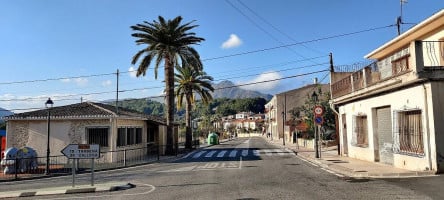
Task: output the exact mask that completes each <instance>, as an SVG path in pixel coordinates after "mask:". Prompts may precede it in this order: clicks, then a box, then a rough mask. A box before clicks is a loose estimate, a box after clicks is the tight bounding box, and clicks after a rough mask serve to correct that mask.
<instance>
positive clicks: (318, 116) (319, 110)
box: [313, 105, 324, 158]
mask: <svg viewBox="0 0 444 200" xmlns="http://www.w3.org/2000/svg"><path fill="white" fill-rule="evenodd" d="M313 114H314V119H313V121H314V124H315V130H314V131H315V148H316V151H315V152H316V154H315V157H316V158H321V152H320V150H319V149H320V147H319V146H322V145H319V136H320V127H321V125H322V124H323V123H324V118H323V117H322V115H323V114H324V108H323V107H322V106H321V105H316V106H315V107H314V109H313ZM321 150H322V147H321Z"/></svg>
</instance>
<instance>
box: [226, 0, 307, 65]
mask: <svg viewBox="0 0 444 200" xmlns="http://www.w3.org/2000/svg"><path fill="white" fill-rule="evenodd" d="M225 2H227V3H228V4H230V6H231V7H233V8H234V9H235V10H237V11H238V12H239V13H240V14H241V15H242V16H244V17H245V18H246V19H248V21H250V22H251V23H252V24H253V25H254V26H256V27H257V28H258V29H259V30H261V31H262V32H264V33H265V34H267V35H268V36H269V37H270V38H272V39H273V40H275V41H276V42H278V43H280V44H284V43H283V42H282V41H280V40H279V39H277V38H276V37H274V36H273V35H272V34H271V33H270V32H268V31H267V30H265V29H264V28H262V27H261V26H260V25H259V24H257V23H256V22H255V21H254V20H253V19H251V18H250V17H248V15H246V14H245V13H244V12H242V10H240V9H239V8H237V7H236V6H235V5H234V4H232V3H231V2H230V1H229V0H225ZM285 48H287V49H288V50H290V51H291V52H293V53H294V54H296V55H298V56H300V57H302V58H305V57H304V56H303V55H301V54H300V53H298V52H296V51H295V50H293V49H292V48H290V47H285Z"/></svg>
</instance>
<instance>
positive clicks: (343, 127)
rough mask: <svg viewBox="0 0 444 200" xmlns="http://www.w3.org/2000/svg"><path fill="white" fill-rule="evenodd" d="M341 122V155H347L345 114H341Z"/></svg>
mask: <svg viewBox="0 0 444 200" xmlns="http://www.w3.org/2000/svg"><path fill="white" fill-rule="evenodd" d="M341 122H342V155H348V141H347V123H346V115H345V114H342V116H341Z"/></svg>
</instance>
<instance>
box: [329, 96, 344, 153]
mask: <svg viewBox="0 0 444 200" xmlns="http://www.w3.org/2000/svg"><path fill="white" fill-rule="evenodd" d="M330 91H331V90H330ZM328 103H329V105H330V109H331V110H332V111H333V113H335V129H336V139H337V140H338V155H341V145H340V141H341V140H340V138H339V123H338V121H339V112H338V111H336V110H335V106H334V105H333V100H332V101H329V102H328Z"/></svg>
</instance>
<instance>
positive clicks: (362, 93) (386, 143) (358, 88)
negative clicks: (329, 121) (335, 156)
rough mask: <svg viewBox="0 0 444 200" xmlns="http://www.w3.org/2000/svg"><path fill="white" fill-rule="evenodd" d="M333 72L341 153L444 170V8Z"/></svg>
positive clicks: (393, 163)
mask: <svg viewBox="0 0 444 200" xmlns="http://www.w3.org/2000/svg"><path fill="white" fill-rule="evenodd" d="M365 57H366V58H368V59H372V60H374V61H375V62H374V63H372V64H370V65H368V66H366V67H363V68H362V69H359V70H356V71H353V70H350V71H344V70H343V71H334V70H333V72H332V73H331V82H332V84H331V87H332V97H333V101H332V103H333V104H334V106H335V107H336V109H337V111H338V112H339V133H340V140H341V141H340V144H341V147H340V148H341V154H342V155H344V156H349V157H353V158H358V159H362V160H367V161H371V162H380V163H384V164H388V165H392V166H394V167H398V168H404V169H409V170H416V171H423V170H424V171H437V172H440V171H442V170H444V145H443V144H444V123H442V122H443V121H444V107H443V105H444V90H443V88H444V10H441V11H440V12H438V13H436V14H434V15H433V16H431V17H430V18H428V19H426V20H425V21H423V22H421V23H419V24H418V25H416V26H414V27H413V28H411V29H410V30H408V31H406V32H404V33H403V34H401V35H399V36H398V37H396V38H394V39H392V40H391V41H389V42H387V43H385V44H384V45H382V46H381V47H379V48H377V49H376V50H374V51H372V52H370V53H369V54H368V55H366V56H365Z"/></svg>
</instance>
